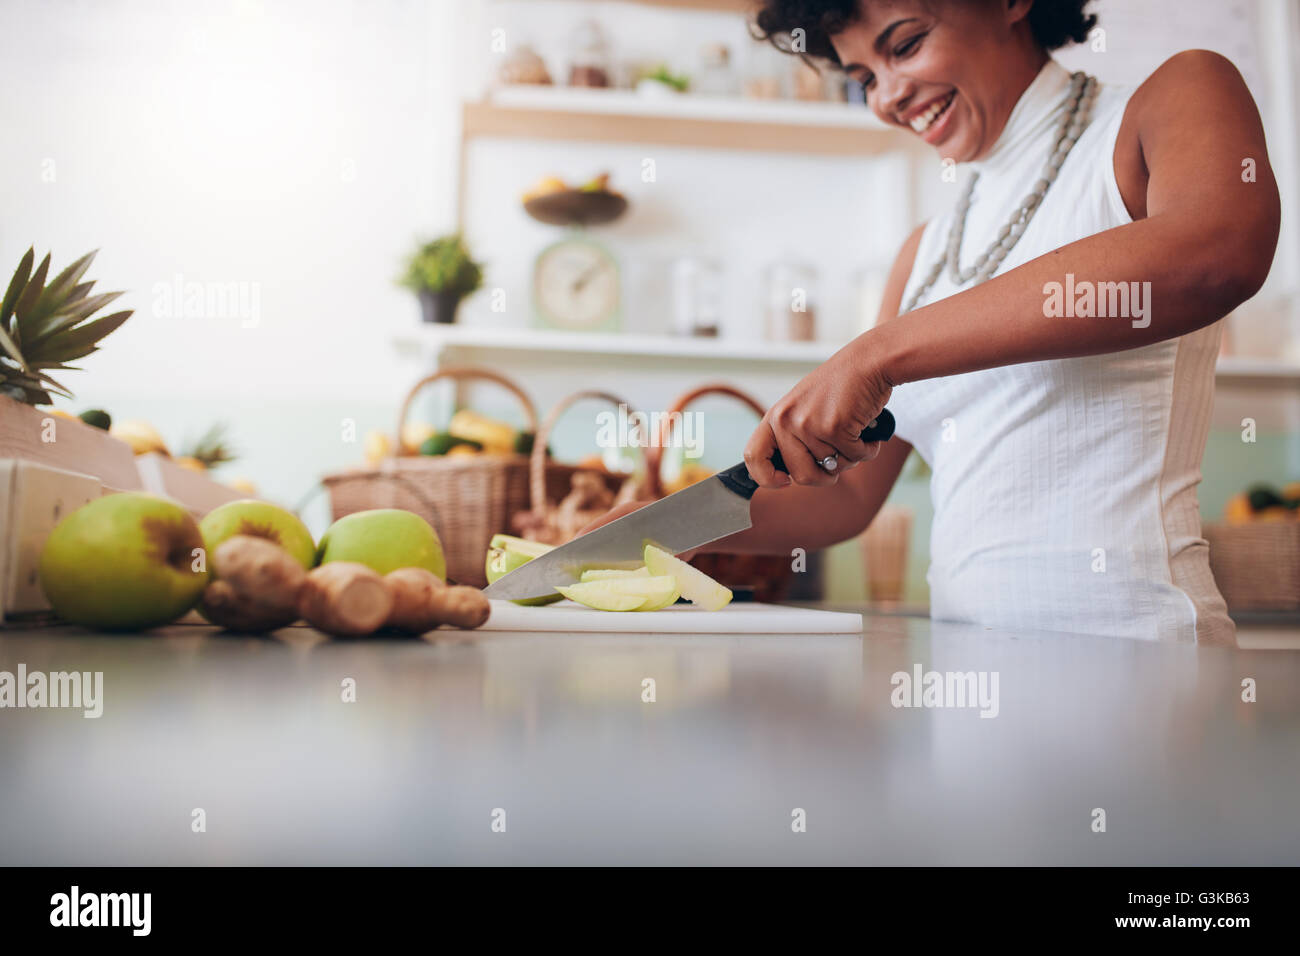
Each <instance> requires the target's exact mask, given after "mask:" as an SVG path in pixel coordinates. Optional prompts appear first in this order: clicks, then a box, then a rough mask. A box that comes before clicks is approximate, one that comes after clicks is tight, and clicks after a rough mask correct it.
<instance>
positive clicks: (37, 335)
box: [24, 292, 129, 352]
mask: <svg viewBox="0 0 1300 956" xmlns="http://www.w3.org/2000/svg"><path fill="white" fill-rule="evenodd" d="M121 294H122V293H121V292H105V293H103V294H101V295H96V296H91V297H90V298H89V299H85V300H83V301H81V302H69V303H67V304H66V305H65V306H64V308H63V311H61V312H56V313H55V314H54V315H51V316H50V317H49V319H48V320H47V321H46V322H45V323H44V324H43V325H42V326H41V328H40V330H39V331H34V332H31V333H30V334H29V335H27V336H26V337H25V338H24V341H25V342H26V343H27V349H28V351H30V352H36V351H39V349H40V347H41V344H42V343H43V342H46V341H48V340H49V339H51V338H53V337H54V336H57V335H59V334H60V333H62V332H63V330H64V329H70V328H72V326H74V325H76V324H77V323H78V322H80V321H81V320H82V319H85V318H87V317H88V316H91V315H93V314H94V313H96V312H98V311H99V310H100V309H102V308H103V307H104V306H106V305H108V304H109V303H110V302H112V301H114V300H115V299H117V297H118V296H120V295H121ZM128 314H129V313H128ZM78 331H80V330H78ZM111 331H112V329H109V332H111ZM104 334H105V335H107V334H108V332H105V333H104Z"/></svg>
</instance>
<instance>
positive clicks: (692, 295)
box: [672, 256, 722, 337]
mask: <svg viewBox="0 0 1300 956" xmlns="http://www.w3.org/2000/svg"><path fill="white" fill-rule="evenodd" d="M672 273H673V280H672V288H673V328H674V331H675V332H676V333H677V334H678V335H690V336H700V337H716V336H717V335H718V332H719V328H720V326H721V324H722V265H721V264H720V263H719V262H718V261H717V260H716V259H708V258H704V257H702V256H682V257H681V258H679V259H677V260H675V261H674V262H673V266H672Z"/></svg>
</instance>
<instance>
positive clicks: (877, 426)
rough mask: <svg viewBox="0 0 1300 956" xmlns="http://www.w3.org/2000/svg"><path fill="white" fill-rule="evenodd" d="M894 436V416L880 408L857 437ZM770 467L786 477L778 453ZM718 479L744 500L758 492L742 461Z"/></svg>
mask: <svg viewBox="0 0 1300 956" xmlns="http://www.w3.org/2000/svg"><path fill="white" fill-rule="evenodd" d="M893 435H894V416H893V415H892V414H890V411H889V409H887V408H882V409H881V410H880V414H879V415H877V416H876V420H875V421H874V422H872V423H871V424H870V425H868V426H867V427H866V428H864V429H862V434H861V435H859V436H858V438H859V440H861V441H864V442H867V441H889V439H890V438H892V437H893ZM772 467H774V468H775V469H776V470H777V471H784V472H785V473H786V474H787V475H788V474H789V473H790V471H789V469H788V468H786V467H785V462H784V461H783V460H782V459H781V453H780V452H779V451H778V452H776V453H775V454H774V455H772ZM718 478H719V480H721V482H722V483H723V484H724V485H726V486H727V487H728V488H730V489H731V490H732V491H734V492H735V493H736V494H738V495H740V496H741V497H743V498H745V499H749V498H752V497H754V492H755V491H757V490H758V482H756V481H755V480H754V479H753V478H751V477H749V469H747V468H746V467H745V463H744V462H743V461H742V462H741V463H740V464H739V465H732V466H731V467H730V468H728V469H727V470H726V471H720V472H718Z"/></svg>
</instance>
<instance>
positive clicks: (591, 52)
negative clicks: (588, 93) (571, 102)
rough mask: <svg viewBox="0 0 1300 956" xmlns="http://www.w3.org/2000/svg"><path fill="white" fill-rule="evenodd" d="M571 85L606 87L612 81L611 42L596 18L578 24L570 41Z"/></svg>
mask: <svg viewBox="0 0 1300 956" xmlns="http://www.w3.org/2000/svg"><path fill="white" fill-rule="evenodd" d="M569 85H570V86H580V87H588V88H591V89H605V88H606V87H609V86H612V85H613V84H612V83H611V82H610V59H609V43H608V41H607V40H606V39H605V31H604V30H602V29H601V27H600V24H599V23H597V22H596V21H595V20H586V21H584V22H582V23H580V24H578V26H577V28H576V29H575V30H574V32H573V36H572V38H571V39H570V43H569Z"/></svg>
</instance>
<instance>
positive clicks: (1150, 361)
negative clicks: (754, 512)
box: [889, 60, 1236, 644]
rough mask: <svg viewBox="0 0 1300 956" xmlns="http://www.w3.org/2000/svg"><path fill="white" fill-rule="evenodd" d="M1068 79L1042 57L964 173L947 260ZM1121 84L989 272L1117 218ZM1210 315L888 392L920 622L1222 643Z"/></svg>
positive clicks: (987, 215)
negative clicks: (913, 506) (1207, 521)
mask: <svg viewBox="0 0 1300 956" xmlns="http://www.w3.org/2000/svg"><path fill="white" fill-rule="evenodd" d="M1069 84H1070V75H1069V73H1068V72H1067V71H1066V70H1065V69H1064V68H1063V67H1062V66H1061V65H1060V64H1058V63H1057V62H1056V61H1054V60H1050V61H1049V62H1048V63H1047V65H1046V66H1044V67H1043V69H1042V71H1041V72H1040V73H1039V75H1038V76H1037V78H1036V79H1035V80H1034V81H1033V83H1031V84H1030V86H1029V87H1028V89H1026V91H1025V93H1024V95H1023V96H1022V97H1021V98H1020V101H1019V102H1018V103H1017V104H1016V106H1015V109H1014V110H1013V111H1012V113H1011V116H1010V118H1009V120H1008V121H1007V125H1006V128H1005V129H1004V130H1003V132H1002V135H1001V136H1000V137H999V139H998V142H997V144H996V145H995V146H994V148H993V150H992V152H991V153H990V154H989V155H988V156H987V157H985V158H984V159H982V160H980V161H979V162H974V163H969V164H966V166H965V167H964V168H965V170H966V171H967V173H968V174H969V171H970V170H976V169H977V170H978V171H979V173H980V178H979V182H978V184H977V185H976V188H975V192H974V195H973V197H972V202H971V207H970V212H969V215H968V217H967V222H966V230H965V236H964V244H963V247H962V250H961V257H960V262H961V264H962V266H963V267H969V266H970V264H971V263H972V262H973V261H974V259H975V258H976V257H977V256H978V255H979V254H980V253H981V252H982V251H983V250H984V249H985V248H987V246H988V245H989V244H990V243H991V241H992V240H993V238H994V237H995V236H996V235H997V232H998V230H999V229H1000V228H1001V227H1002V226H1003V225H1004V224H1005V223H1006V222H1008V221H1009V219H1010V216H1011V214H1012V211H1013V210H1014V209H1016V208H1017V207H1018V206H1019V204H1020V202H1021V200H1022V199H1023V198H1024V196H1025V194H1026V193H1028V192H1029V191H1030V189H1031V188H1032V185H1033V183H1034V182H1035V181H1036V180H1037V179H1038V178H1039V176H1040V175H1041V170H1042V168H1043V164H1044V162H1045V161H1046V159H1047V157H1048V156H1049V155H1050V153H1051V150H1052V146H1053V141H1052V140H1053V136H1054V134H1055V130H1056V126H1057V123H1058V121H1059V119H1060V116H1061V110H1063V109H1064V108H1065V101H1066V94H1067V92H1068V89H1069ZM1131 93H1132V90H1131V89H1120V88H1114V87H1108V86H1102V87H1101V89H1100V90H1099V92H1098V96H1097V99H1096V101H1095V103H1094V106H1093V111H1092V120H1091V122H1090V124H1089V125H1088V127H1087V129H1086V130H1085V131H1084V133H1083V135H1082V136H1081V137H1080V139H1079V141H1078V143H1076V144H1075V146H1074V149H1073V150H1072V151H1071V152H1070V155H1069V157H1068V158H1067V159H1066V161H1065V164H1064V166H1063V167H1062V168H1061V172H1060V176H1059V177H1058V178H1057V180H1056V182H1054V183H1053V184H1052V186H1051V188H1050V189H1049V190H1048V192H1047V196H1046V198H1045V199H1044V200H1043V202H1042V205H1041V206H1040V208H1039V209H1038V212H1037V214H1036V215H1035V216H1034V218H1033V220H1032V221H1031V222H1030V224H1029V226H1028V227H1027V228H1026V230H1025V232H1024V234H1023V235H1022V236H1021V238H1020V241H1019V242H1018V243H1017V244H1016V246H1015V247H1014V248H1013V249H1012V250H1011V253H1010V254H1009V255H1008V256H1007V257H1006V259H1005V260H1004V261H1003V263H1002V265H1001V267H1000V268H999V270H998V273H1002V272H1006V271H1008V270H1011V269H1014V268H1016V267H1017V266H1020V265H1023V264H1024V263H1025V262H1027V261H1029V260H1031V259H1035V258H1037V257H1039V256H1041V255H1043V254H1045V253H1047V252H1050V251H1051V250H1053V249H1057V248H1059V247H1061V246H1064V245H1066V244H1068V243H1070V242H1074V241H1076V240H1078V239H1082V238H1084V237H1086V236H1091V235H1093V234H1095V233H1098V232H1102V231H1103V230H1106V229H1112V228H1115V227H1117V226H1122V225H1124V224H1126V223H1129V222H1132V218H1131V217H1130V216H1129V214H1128V211H1127V209H1126V208H1125V206H1124V201H1123V199H1122V198H1121V196H1120V192H1119V186H1118V184H1117V183H1116V180H1115V168H1114V152H1115V140H1116V137H1117V136H1118V133H1119V127H1120V122H1121V120H1122V119H1123V115H1124V107H1125V105H1126V104H1127V103H1128V99H1129V96H1130V95H1131ZM962 169H963V167H959V171H960V170H962ZM958 179H959V180H962V179H963V177H961V176H959V177H958ZM960 188H962V187H961V185H960V184H959V185H957V186H955V187H954V190H957V189H960ZM952 216H953V213H952V212H949V213H948V214H947V215H945V216H943V217H941V218H939V219H936V220H934V221H932V222H930V223H929V224H928V225H927V226H926V228H925V233H924V235H923V237H922V239H921V244H920V247H919V249H918V250H917V255H916V263H915V265H914V266H913V268H912V273H911V276H910V277H909V279H908V283H907V289H906V291H905V292H904V295H903V301H904V302H907V301H909V299H910V297H911V295H912V292H913V290H914V289H915V288H916V287H917V286H918V285H919V284H920V283H921V281H922V280H923V278H924V276H925V275H926V274H927V273H928V272H929V271H930V269H931V268H932V267H933V265H934V263H935V262H936V261H938V259H939V258H940V257H941V256H942V255H943V254H944V250H945V249H946V247H947V239H948V232H949V227H950V225H951V222H952ZM1077 278H1078V279H1080V280H1083V279H1092V280H1101V279H1103V278H1104V277H1099V276H1078V277H1077ZM1059 281H1060V282H1061V283H1062V284H1064V283H1065V282H1066V277H1065V276H1064V275H1062V276H1061V277H1060V280H1059ZM968 287H969V286H962V287H957V286H954V285H953V284H952V282H951V280H950V279H949V277H948V275H947V271H946V270H945V272H944V274H943V275H942V276H941V277H940V278H939V280H938V281H937V282H936V283H935V285H934V286H933V287H932V288H931V289H930V291H929V292H928V293H927V294H926V295H925V296H924V297H923V298H922V300H921V302H920V304H919V305H918V308H920V307H921V306H924V305H926V304H929V303H932V302H934V301H936V300H938V299H941V298H944V297H946V296H950V295H953V294H954V293H956V292H960V291H962V289H963V288H968ZM1045 299H1046V295H1045ZM1059 321H1060V322H1062V323H1072V322H1130V321H1131V320H1130V319H1128V318H1066V317H1063V318H1061V319H1059ZM1220 325H1221V323H1219V322H1216V323H1214V324H1212V325H1210V326H1208V327H1206V328H1203V329H1200V330H1198V331H1196V332H1193V333H1191V334H1188V335H1184V336H1181V337H1179V338H1176V339H1169V340H1166V341H1164V342H1159V343H1156V344H1154V345H1148V346H1144V347H1142V348H1137V349H1131V350H1128V351H1124V352H1114V353H1111V354H1107V355H1097V356H1091V357H1087V358H1072V359H1062V360H1055V361H1048V362H1030V363H1025V364H1020V365H1011V366H1005V367H1002V368H995V369H989V370H986V371H981V372H971V373H968V374H965V375H952V376H948V377H945V378H938V379H928V380H924V381H918V382H910V383H907V384H905V385H901V386H899V387H898V388H896V389H894V392H893V395H892V397H891V398H890V400H889V407H890V409H891V410H892V411H893V412H894V414H895V417H896V418H897V422H898V426H897V427H898V434H899V435H900V436H901V437H902V438H904V439H906V440H907V441H908V442H910V443H911V444H912V445H913V446H914V447H915V448H916V449H917V451H918V452H919V453H920V454H921V457H922V458H924V459H925V461H926V462H927V463H928V464H929V465H930V467H931V469H932V471H933V477H932V479H931V482H930V495H931V499H932V501H933V504H934V525H933V528H932V531H931V540H930V556H931V564H930V570H929V575H928V579H929V583H930V602H931V616H932V617H934V618H936V619H940V620H956V621H970V622H975V623H980V624H984V625H989V626H993V627H998V628H1008V629H1013V630H1014V629H1024V630H1034V631H1038V630H1055V631H1075V632H1083V633H1091V634H1103V635H1110V636H1117V637H1129V638H1141V639H1148V640H1157V639H1160V640H1174V641H1186V642H1192V641H1199V642H1202V643H1217V644H1231V643H1234V642H1235V640H1236V636H1235V635H1236V632H1235V629H1234V627H1233V624H1232V621H1231V619H1230V618H1229V617H1228V615H1227V609H1226V607H1225V606H1224V602H1223V598H1222V597H1221V596H1220V594H1219V591H1218V588H1217V587H1216V586H1215V583H1214V578H1213V577H1212V576H1211V574H1210V566H1209V548H1208V546H1207V544H1206V542H1205V540H1204V539H1203V538H1202V537H1201V523H1200V511H1199V507H1198V503H1197V499H1196V486H1197V484H1199V482H1200V480H1201V470H1200V464H1201V457H1202V455H1203V453H1204V451H1205V439H1206V434H1207V431H1208V429H1209V421H1210V409H1211V405H1212V402H1213V398H1214V364H1215V358H1216V356H1217V355H1218V351H1219V337H1220V332H1221V329H1220Z"/></svg>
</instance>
